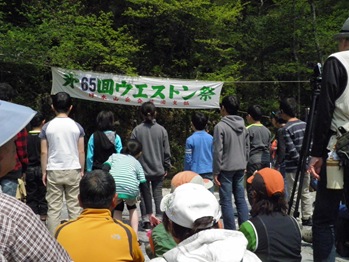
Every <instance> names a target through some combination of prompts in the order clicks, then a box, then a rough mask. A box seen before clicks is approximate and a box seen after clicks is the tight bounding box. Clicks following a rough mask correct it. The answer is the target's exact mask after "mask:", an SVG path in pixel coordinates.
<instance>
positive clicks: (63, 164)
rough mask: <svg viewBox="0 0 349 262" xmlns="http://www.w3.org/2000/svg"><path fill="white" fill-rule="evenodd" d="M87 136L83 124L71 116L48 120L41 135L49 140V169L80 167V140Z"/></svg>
mask: <svg viewBox="0 0 349 262" xmlns="http://www.w3.org/2000/svg"><path fill="white" fill-rule="evenodd" d="M83 136H85V132H84V129H83V128H82V126H81V125H80V124H79V123H77V122H75V121H74V120H73V119H71V118H69V117H56V118H54V119H52V120H51V121H49V122H47V123H46V124H45V125H44V126H43V128H42V130H41V133H40V135H39V137H40V138H41V139H46V140H47V145H48V160H47V170H69V169H80V168H81V165H80V162H79V151H78V141H79V138H80V137H83Z"/></svg>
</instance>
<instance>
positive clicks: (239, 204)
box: [218, 170, 248, 230]
mask: <svg viewBox="0 0 349 262" xmlns="http://www.w3.org/2000/svg"><path fill="white" fill-rule="evenodd" d="M218 179H219V182H220V183H221V186H220V187H219V198H220V204H221V208H222V215H223V223H224V228H225V229H232V230H236V225H235V219H234V207H233V202H232V194H233V195H234V199H235V205H236V208H237V212H238V223H239V225H241V224H242V223H243V222H245V221H246V220H247V219H248V207H247V202H246V199H245V188H244V170H237V171H222V172H221V173H220V174H219V176H218Z"/></svg>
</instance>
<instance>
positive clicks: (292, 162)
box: [283, 119, 306, 172]
mask: <svg viewBox="0 0 349 262" xmlns="http://www.w3.org/2000/svg"><path fill="white" fill-rule="evenodd" d="M305 127H306V123H305V122H304V121H301V120H299V119H297V120H295V121H289V122H287V123H286V125H285V126H284V128H283V135H284V139H285V145H286V155H285V164H286V172H295V171H296V170H297V166H298V161H299V159H300V151H301V149H302V144H303V138H304V133H305Z"/></svg>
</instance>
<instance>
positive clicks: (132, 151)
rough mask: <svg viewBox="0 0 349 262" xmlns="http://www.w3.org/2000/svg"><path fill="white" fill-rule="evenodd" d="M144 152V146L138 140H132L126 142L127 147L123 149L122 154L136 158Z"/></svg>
mask: <svg viewBox="0 0 349 262" xmlns="http://www.w3.org/2000/svg"><path fill="white" fill-rule="evenodd" d="M140 152H142V144H141V142H139V141H138V140H137V139H130V140H128V141H127V142H126V145H125V146H124V147H123V148H122V150H121V153H122V154H129V155H131V156H136V155H138V154H139V153H140Z"/></svg>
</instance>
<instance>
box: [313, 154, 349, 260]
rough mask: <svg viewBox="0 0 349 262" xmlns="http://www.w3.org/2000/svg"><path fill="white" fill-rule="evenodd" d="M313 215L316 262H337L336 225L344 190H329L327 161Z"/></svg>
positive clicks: (345, 175) (345, 185)
mask: <svg viewBox="0 0 349 262" xmlns="http://www.w3.org/2000/svg"><path fill="white" fill-rule="evenodd" d="M348 175H349V173H348V170H345V171H344V187H348V186H349V183H348ZM320 177H321V179H320V180H319V181H318V184H317V192H316V199H315V208H314V214H313V250H314V253H313V256H314V261H315V262H320V261H321V262H322V261H328V262H332V261H333V262H334V261H335V255H336V253H335V233H334V232H335V231H334V227H335V223H336V219H337V215H338V211H339V203H340V201H341V200H342V198H343V190H336V189H327V188H326V183H327V177H326V161H325V160H324V164H323V165H322V167H321V172H320Z"/></svg>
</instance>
